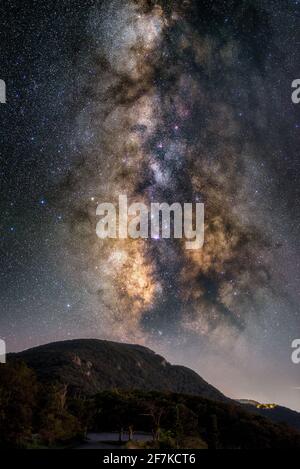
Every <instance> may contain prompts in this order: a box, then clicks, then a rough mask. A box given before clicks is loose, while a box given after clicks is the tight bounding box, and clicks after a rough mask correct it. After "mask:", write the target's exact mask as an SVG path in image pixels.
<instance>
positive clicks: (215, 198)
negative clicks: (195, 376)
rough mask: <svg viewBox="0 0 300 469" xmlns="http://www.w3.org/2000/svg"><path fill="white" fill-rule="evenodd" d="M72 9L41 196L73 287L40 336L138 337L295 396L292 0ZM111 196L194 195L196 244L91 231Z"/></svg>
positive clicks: (236, 389)
mask: <svg viewBox="0 0 300 469" xmlns="http://www.w3.org/2000/svg"><path fill="white" fill-rule="evenodd" d="M79 3H80V2H79ZM80 11H81V10H80ZM84 14H85V20H84V24H83V26H82V27H83V30H84V34H83V33H82V35H81V41H80V42H79V43H78V44H76V47H75V46H74V47H75V49H76V54H74V55H73V56H72V60H71V63H70V64H69V62H68V61H67V60H65V59H64V58H63V59H61V60H62V62H63V64H64V66H65V67H67V65H68V66H69V69H70V74H72V77H74V78H73V79H74V81H75V84H76V85H75V87H74V89H71V91H70V90H68V93H66V92H65V93H64V95H65V96H66V94H67V97H65V98H64V99H65V100H66V102H65V104H64V106H65V108H66V109H68V110H69V111H68V113H67V116H68V117H67V119H66V122H65V123H64V122H63V119H61V122H62V124H61V125H62V126H63V128H67V126H69V127H70V126H71V128H72V130H71V137H70V136H66V137H65V138H64V139H63V140H65V142H68V144H69V145H70V141H71V142H72V148H73V150H74V148H75V150H76V151H74V152H73V153H75V156H74V155H73V156H72V161H70V158H69V159H68V158H67V160H68V165H67V168H64V173H67V175H66V176H65V175H64V176H63V177H59V178H57V180H56V181H55V183H54V184H52V186H51V191H49V192H46V195H45V197H46V202H47V203H46V205H47V207H48V206H49V207H51V210H54V211H55V213H56V214H59V220H58V221H57V220H56V221H57V223H56V224H55V227H54V228H53V227H51V226H50V227H49V226H47V225H46V223H44V222H43V224H42V225H43V227H44V228H43V230H47V232H48V234H47V239H48V238H49V239H50V241H51V243H52V244H51V246H50V248H49V250H50V251H51V253H53V252H54V248H53V245H56V246H57V245H59V248H58V251H57V253H58V252H59V253H60V254H59V255H58V254H57V253H56V256H57V258H55V268H54V270H56V269H57V271H58V272H60V275H62V274H61V272H63V275H65V278H67V279H69V280H68V282H69V284H70V286H69V287H68V288H69V289H70V291H72V292H73V293H72V295H73V296H74V299H72V298H71V299H70V300H68V304H67V313H59V314H58V317H55V318H54V319H53V323H54V324H56V327H57V325H58V329H59V331H58V330H57V329H56V333H55V334H56V337H57V338H65V336H66V332H64V331H66V330H67V331H68V333H67V335H68V337H70V336H71V337H77V336H78V335H85V336H93V337H99V338H107V339H111V340H121V341H127V342H139V343H141V344H145V345H147V346H150V347H152V348H154V349H155V350H157V351H161V352H163V353H164V354H166V356H167V357H168V358H169V359H171V360H172V361H179V362H181V363H184V364H187V365H189V366H192V367H194V368H195V369H196V370H197V371H199V372H200V373H202V374H203V375H204V377H205V378H207V379H209V380H211V381H212V382H214V384H217V385H218V386H220V387H221V388H222V390H224V391H225V392H227V393H229V394H231V395H235V394H236V393H238V395H237V396H236V397H255V398H261V399H272V400H275V399H278V400H281V402H283V401H285V400H290V402H292V403H293V405H294V406H297V405H298V404H297V402H298V399H299V396H298V395H296V394H295V393H294V394H291V388H292V387H293V386H296V385H299V382H298V381H297V379H298V378H297V376H298V375H299V371H298V370H297V369H295V367H294V368H293V367H292V365H291V363H290V359H289V354H290V341H291V339H293V338H295V337H294V335H295V334H296V335H297V332H296V331H297V325H298V324H299V312H298V310H297V307H298V298H299V297H298V294H299V279H298V271H299V268H298V267H299V258H298V253H297V236H298V233H299V204H298V203H297V201H298V199H299V184H298V181H299V178H298V172H297V171H298V170H297V168H298V164H297V161H298V159H299V154H298V150H297V148H298V145H297V142H298V140H299V137H298V133H299V130H298V128H299V127H300V124H298V120H299V118H298V115H299V111H298V110H297V109H296V106H293V105H292V103H291V99H290V94H291V91H290V90H291V82H292V80H293V79H295V78H297V63H298V59H299V50H297V47H296V46H295V44H296V45H297V44H299V34H298V33H297V31H298V30H299V28H298V29H297V24H298V23H297V21H299V11H298V7H297V5H295V2H288V1H287V2H277V1H274V2H261V1H260V2H259V1H239V2H237V1H227V2H222V1H215V2H211V1H202V2H196V1H183V2H182V1H178V2H177V1H143V0H140V1H134V0H126V1H121V0H113V1H107V2H105V1H104V2H89V7H88V8H85V10H84ZM78 35H79V33H78ZM293 46H294V47H293ZM287 48H288V49H289V53H288V54H287ZM298 49H299V46H298ZM56 83H57V82H56ZM57 106H58V104H57ZM69 127H68V128H69ZM120 194H126V195H127V196H128V199H129V202H144V203H145V204H146V205H147V206H148V205H149V204H150V203H151V202H167V203H172V202H180V203H184V202H194V203H196V202H203V203H204V204H205V242H204V247H203V248H202V249H201V250H197V251H189V250H187V249H186V248H185V243H184V240H178V239H177V240H172V239H170V240H166V239H157V240H155V239H151V240H150V239H139V240H133V239H126V240H123V239H104V240H100V239H99V238H98V237H97V235H96V224H97V221H98V218H97V216H96V207H97V205H98V203H100V202H112V203H116V204H117V201H118V196H119V195H120ZM49 210H50V208H49ZM50 241H49V243H50ZM297 266H298V267H297ZM46 283H47V282H46ZM46 283H45V285H46ZM43 288H46V286H45V287H43ZM75 299H76V300H75ZM76 301H77V302H78V307H77V306H76ZM41 314H42V313H41ZM43 321H44V323H45V324H47V325H48V324H52V323H51V321H50V320H49V316H48V318H46V315H45V317H44V316H43ZM38 327H40V326H38ZM39 330H40V329H39ZM40 333H41V332H40ZM299 333H300V330H299ZM299 333H298V335H299ZM44 336H45V335H43V337H44ZM266 369H267V370H268V372H267V374H266ZM278 370H280V371H279V372H278ZM264 378H265V383H264V386H263V387H262V388H260V383H261V381H262V379H264ZM232 382H234V383H235V384H234V385H232ZM274 389H277V391H274ZM241 393H243V395H242V396H241ZM274 393H275V395H274ZM276 393H277V394H276ZM287 396H288V397H287Z"/></svg>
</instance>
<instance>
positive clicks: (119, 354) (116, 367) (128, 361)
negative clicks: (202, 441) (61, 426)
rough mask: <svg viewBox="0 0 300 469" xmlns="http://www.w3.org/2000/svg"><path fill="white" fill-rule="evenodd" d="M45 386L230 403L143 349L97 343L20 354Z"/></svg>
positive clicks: (44, 347) (80, 342)
mask: <svg viewBox="0 0 300 469" xmlns="http://www.w3.org/2000/svg"><path fill="white" fill-rule="evenodd" d="M15 358H20V359H22V360H24V361H25V362H26V363H27V365H28V366H29V367H30V368H33V369H34V370H35V372H36V374H37V376H38V378H39V379H40V380H42V381H44V382H49V381H59V382H62V383H66V384H68V386H69V390H70V391H71V392H81V393H83V394H89V395H91V394H95V393H96V392H99V391H102V390H107V389H114V388H120V389H124V390H126V389H140V390H145V391H149V390H156V391H172V392H178V393H186V394H195V395H200V396H202V397H206V398H209V399H213V400H218V401H226V400H228V399H227V398H226V397H225V396H224V395H223V394H222V393H221V392H220V391H218V390H217V389H215V388H214V387H213V386H211V385H210V384H208V383H207V382H206V381H204V380H203V379H202V378H201V377H200V376H199V375H197V373H195V372H194V371H192V370H190V369H189V368H186V367H183V366H175V365H171V364H170V363H168V362H167V361H166V360H165V359H164V358H163V357H161V356H160V355H157V354H156V353H154V352H153V351H152V350H150V349H148V348H146V347H142V346H140V345H130V344H123V343H117V342H110V341H105V340H97V339H79V340H69V341H64V342H54V343H50V344H47V345H42V346H40V347H35V348H33V349H29V350H25V351H23V352H20V353H14V354H9V356H8V360H10V359H15Z"/></svg>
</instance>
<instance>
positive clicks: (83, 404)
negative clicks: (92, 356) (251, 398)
mask: <svg viewBox="0 0 300 469" xmlns="http://www.w3.org/2000/svg"><path fill="white" fill-rule="evenodd" d="M88 430H93V431H118V432H119V435H120V439H121V438H122V434H123V433H124V432H127V434H128V435H129V439H130V441H129V442H128V443H127V447H129V448H130V447H131V448H136V447H148V448H151V447H152V448H166V449H167V448H194V449H196V448H203V449H204V448H212V449H218V448H245V449H259V448H299V449H300V434H299V433H297V432H296V431H294V430H292V429H290V428H288V427H287V426H285V425H279V424H274V423H272V422H271V421H269V420H267V419H265V418H263V417H261V416H259V415H255V414H251V413H248V412H245V411H244V410H243V409H242V408H241V407H240V406H238V405H235V404H228V403H222V402H216V401H212V400H209V399H204V398H201V397H197V396H191V395H183V394H175V393H161V392H142V391H119V390H114V391H105V392H101V393H99V394H97V395H95V396H93V397H86V396H84V395H80V394H77V395H71V394H70V393H69V392H68V388H67V386H66V385H63V384H61V383H52V384H47V385H45V384H43V383H39V382H38V380H37V378H36V376H35V374H34V372H33V371H32V370H31V369H29V368H28V367H27V366H26V365H25V364H24V363H23V362H11V363H9V364H8V365H6V366H2V367H0V446H1V447H8V448H9V447H11V448H24V447H25V448H35V447H41V446H42V447H46V448H50V447H60V446H63V447H66V445H71V444H72V443H73V442H75V441H79V440H83V439H84V437H85V435H86V433H87V431H88ZM137 430H138V431H145V432H149V433H150V434H151V435H152V437H151V438H149V440H150V441H149V442H146V443H141V442H139V443H137V442H135V441H134V433H135V431H137Z"/></svg>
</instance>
